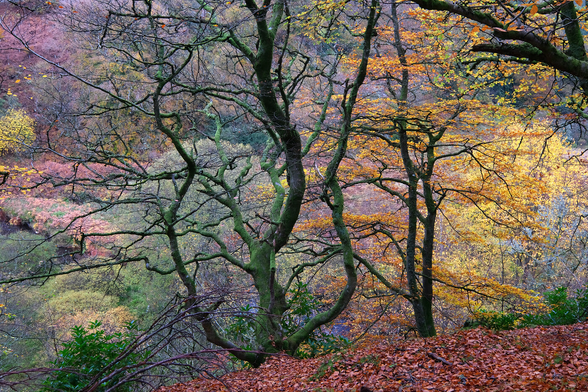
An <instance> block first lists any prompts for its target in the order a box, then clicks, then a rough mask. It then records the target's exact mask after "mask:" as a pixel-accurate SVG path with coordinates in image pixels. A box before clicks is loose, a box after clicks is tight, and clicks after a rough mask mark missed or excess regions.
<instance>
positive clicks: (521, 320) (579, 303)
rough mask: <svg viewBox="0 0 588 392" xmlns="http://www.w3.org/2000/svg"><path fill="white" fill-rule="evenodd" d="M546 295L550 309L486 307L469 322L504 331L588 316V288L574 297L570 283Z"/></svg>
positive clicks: (560, 323)
mask: <svg viewBox="0 0 588 392" xmlns="http://www.w3.org/2000/svg"><path fill="white" fill-rule="evenodd" d="M543 296H544V301H545V304H546V305H547V306H548V308H549V309H550V311H549V312H545V313H539V314H520V313H514V312H496V311H489V310H485V309H482V310H479V311H477V312H476V313H475V314H474V320H473V321H472V322H468V323H467V325H466V326H467V327H477V326H483V327H486V328H489V329H493V330H498V331H500V330H510V329H515V328H523V327H530V326H537V325H569V324H575V323H578V322H580V321H584V320H586V318H587V317H588V289H580V290H577V291H576V295H575V296H574V297H571V298H570V297H569V296H568V291H567V287H558V288H556V289H555V290H550V291H546V292H545V293H544V294H543Z"/></svg>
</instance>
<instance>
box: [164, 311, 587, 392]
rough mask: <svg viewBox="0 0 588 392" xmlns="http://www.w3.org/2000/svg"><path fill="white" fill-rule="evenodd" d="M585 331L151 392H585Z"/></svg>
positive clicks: (548, 331) (417, 344)
mask: <svg viewBox="0 0 588 392" xmlns="http://www.w3.org/2000/svg"><path fill="white" fill-rule="evenodd" d="M587 338H588V323H586V322H585V323H580V324H575V325H568V326H555V327H537V328H526V329H520V330H515V331H502V332H492V331H489V330H486V329H482V328H477V329H474V330H466V331H461V332H459V333H456V334H454V335H445V336H439V337H436V338H430V339H418V340H411V341H408V342H406V343H401V344H398V345H393V346H378V347H370V348H364V349H361V350H350V351H347V352H344V353H341V354H332V355H329V356H326V357H320V358H315V359H310V360H296V359H293V358H291V357H288V356H285V355H284V356H281V355H280V356H276V357H274V358H272V359H271V360H269V361H268V362H267V363H265V364H264V365H262V366H261V367H260V368H259V369H253V370H244V371H240V372H235V373H231V374H228V375H226V376H225V377H223V378H221V379H220V380H214V379H208V380H195V381H192V382H191V383H188V384H184V385H181V384H177V385H173V386H170V387H165V388H160V389H158V391H157V392H196V391H264V392H269V391H284V392H285V391H297V392H302V391H317V392H318V391H325V392H326V391H349V392H351V391H364V392H367V391H373V392H384V391H448V392H449V391H554V390H556V391H586V390H588V350H587V349H588V340H587Z"/></svg>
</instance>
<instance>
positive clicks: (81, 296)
mask: <svg viewBox="0 0 588 392" xmlns="http://www.w3.org/2000/svg"><path fill="white" fill-rule="evenodd" d="M47 303H48V305H49V306H50V307H51V309H52V310H53V311H55V312H57V313H58V314H66V313H74V312H75V311H78V310H80V309H92V310H95V311H98V312H105V311H107V310H109V309H113V308H116V307H117V306H118V298H116V297H114V296H111V295H104V294H103V293H100V292H96V291H90V290H82V291H76V290H67V291H64V292H61V293H58V294H57V295H56V296H55V297H53V298H51V299H50V300H49V301H47Z"/></svg>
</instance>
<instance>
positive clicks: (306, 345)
mask: <svg viewBox="0 0 588 392" xmlns="http://www.w3.org/2000/svg"><path fill="white" fill-rule="evenodd" d="M290 293H291V294H292V297H291V298H290V300H289V301H288V305H289V306H290V311H289V312H288V313H286V314H285V315H284V317H283V318H282V328H283V330H284V332H285V334H287V335H289V334H292V333H294V332H296V330H297V329H298V328H299V326H300V325H303V324H304V323H306V322H307V321H308V320H309V319H310V318H311V317H312V316H314V314H316V312H318V311H319V308H320V301H319V300H318V299H317V298H316V297H315V296H314V295H313V294H312V293H310V292H309V291H308V285H307V284H304V283H300V282H299V283H298V284H296V286H295V287H294V288H293V289H292V290H290ZM349 345H350V341H349V340H348V339H347V338H345V337H344V336H338V335H333V334H330V333H327V332H324V331H322V330H321V329H316V330H314V331H313V332H312V333H311V334H310V335H309V336H308V338H307V339H306V340H305V341H304V342H303V343H302V344H301V345H300V347H299V348H298V349H297V350H296V354H295V355H296V356H297V357H298V358H314V357H317V356H319V355H325V354H330V353H336V352H340V351H341V350H343V349H345V348H347V347H348V346H349Z"/></svg>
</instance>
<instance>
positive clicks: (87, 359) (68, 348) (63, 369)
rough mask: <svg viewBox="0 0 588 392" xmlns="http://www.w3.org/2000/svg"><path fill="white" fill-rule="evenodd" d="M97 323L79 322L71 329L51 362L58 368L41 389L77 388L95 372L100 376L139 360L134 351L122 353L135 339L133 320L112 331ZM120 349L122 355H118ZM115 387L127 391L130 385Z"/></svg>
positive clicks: (103, 387)
mask: <svg viewBox="0 0 588 392" xmlns="http://www.w3.org/2000/svg"><path fill="white" fill-rule="evenodd" d="M100 326H101V323H100V322H99V321H94V322H91V323H90V325H89V328H88V329H85V328H84V327H82V326H79V325H78V326H75V327H73V328H72V329H71V332H72V336H73V340H71V341H69V342H67V343H65V344H64V345H63V349H62V350H61V351H59V353H58V358H57V359H56V360H55V361H54V362H53V365H55V367H57V368H58V370H57V371H55V372H54V373H53V374H52V375H51V376H49V377H48V378H47V379H46V380H45V381H44V383H43V389H42V391H43V392H56V391H61V392H76V391H80V390H83V389H85V388H87V387H89V386H91V383H92V380H93V378H94V377H95V376H100V377H104V376H105V375H107V374H110V373H112V372H113V371H114V370H117V369H122V368H124V367H125V366H130V365H135V364H137V363H139V362H140V360H141V356H140V355H139V354H138V353H134V352H130V353H126V351H127V349H129V347H130V346H131V345H132V344H133V342H134V340H135V336H136V333H137V327H136V324H135V323H128V324H127V331H126V332H125V333H120V332H119V333H114V334H106V332H105V331H104V330H102V329H100ZM123 353H126V355H124V356H122V357H121V354H123ZM107 367H108V369H107ZM105 370H106V371H105ZM124 375H125V372H120V373H119V374H117V375H116V376H114V377H112V378H110V379H109V380H108V381H105V382H103V383H101V384H100V385H99V386H98V387H97V388H96V389H93V391H95V392H103V391H106V390H107V389H108V388H111V387H113V386H114V385H116V384H117V383H118V382H119V381H120V380H121V378H122V377H123V376H124ZM116 390H117V391H121V392H126V391H130V390H131V385H130V384H124V385H122V386H118V387H117V388H116Z"/></svg>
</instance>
